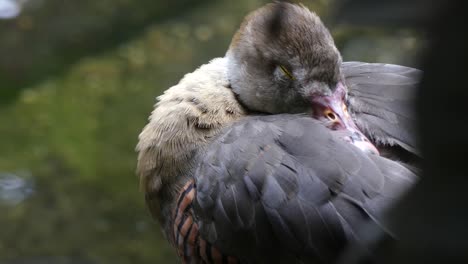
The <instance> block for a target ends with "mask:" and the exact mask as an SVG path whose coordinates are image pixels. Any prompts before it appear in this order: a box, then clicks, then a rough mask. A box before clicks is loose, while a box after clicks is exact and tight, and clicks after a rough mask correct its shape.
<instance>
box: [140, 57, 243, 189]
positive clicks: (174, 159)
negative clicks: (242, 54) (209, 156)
mask: <svg viewBox="0 0 468 264" xmlns="http://www.w3.org/2000/svg"><path fill="white" fill-rule="evenodd" d="M226 64H227V59H226V58H217V59H214V60H212V61H211V62H210V63H209V64H205V65H203V66H201V67H200V68H199V69H197V70H196V71H194V72H193V73H189V74H187V75H185V76H184V78H183V79H182V80H181V81H180V82H179V83H178V84H177V85H175V86H173V87H171V88H169V89H168V90H166V91H165V92H164V94H163V95H161V96H159V97H158V102H157V103H156V105H155V109H154V110H153V112H152V114H151V116H150V118H149V123H148V124H147V125H146V127H145V128H144V129H143V131H142V132H141V134H140V135H139V143H138V145H137V151H138V152H139V155H138V165H137V173H138V175H139V177H140V185H141V186H142V187H143V188H144V190H145V191H146V192H152V191H156V192H158V191H159V190H160V189H161V186H163V185H165V184H171V183H174V182H176V181H178V180H177V178H180V177H182V176H189V175H186V174H187V173H189V172H190V171H191V168H193V166H194V164H193V163H194V161H193V158H194V155H195V154H196V153H197V151H199V150H201V149H203V148H204V147H205V146H206V145H207V144H208V143H209V142H211V140H212V139H213V137H214V136H216V135H217V133H219V131H220V129H222V128H223V127H225V126H226V125H227V124H230V123H232V122H234V121H236V120H238V119H239V118H241V117H242V116H244V115H245V111H244V109H243V108H242V107H241V106H240V105H239V103H238V102H237V100H236V98H235V96H234V94H233V92H232V91H231V89H230V88H229V81H228V78H227V68H226Z"/></svg>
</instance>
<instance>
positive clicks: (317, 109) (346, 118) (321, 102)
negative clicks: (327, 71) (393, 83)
mask: <svg viewBox="0 0 468 264" xmlns="http://www.w3.org/2000/svg"><path fill="white" fill-rule="evenodd" d="M345 94H346V90H345V87H344V85H343V84H342V83H341V82H340V83H338V85H337V87H336V89H335V91H334V93H333V94H332V95H329V96H323V95H312V96H311V103H312V105H313V111H314V117H315V118H316V119H318V120H322V121H325V122H326V123H327V124H328V125H327V126H328V128H330V129H332V130H337V131H340V130H343V132H344V133H343V134H344V135H345V136H344V140H346V141H348V142H349V143H351V144H353V145H355V146H356V147H358V148H359V149H361V150H362V151H364V152H366V153H373V154H377V155H378V154H379V151H378V150H377V148H376V147H375V146H374V145H373V144H372V143H371V142H370V140H369V139H368V138H367V137H366V136H365V135H364V134H363V133H362V132H361V131H360V130H359V128H358V127H357V126H356V124H355V123H354V121H353V119H352V117H351V115H350V114H349V112H348V109H347V107H346V104H345V103H344V96H345Z"/></svg>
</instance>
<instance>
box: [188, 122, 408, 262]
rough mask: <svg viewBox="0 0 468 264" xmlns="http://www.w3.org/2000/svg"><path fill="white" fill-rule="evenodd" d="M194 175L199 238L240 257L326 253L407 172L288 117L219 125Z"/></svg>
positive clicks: (385, 201)
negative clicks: (219, 131) (223, 128)
mask: <svg viewBox="0 0 468 264" xmlns="http://www.w3.org/2000/svg"><path fill="white" fill-rule="evenodd" d="M395 170H396V171H398V175H395V173H393V171H395ZM194 177H195V180H196V186H197V195H196V199H195V203H194V210H195V214H196V216H197V222H198V224H199V226H200V232H201V234H202V236H203V237H204V238H205V239H208V240H209V242H210V243H212V244H214V245H215V246H217V247H218V248H220V249H221V250H222V251H223V252H224V253H225V254H228V255H229V254H232V255H235V256H238V257H240V259H241V260H242V261H244V262H246V263H278V262H282V261H284V260H285V259H284V258H287V259H294V258H296V259H298V260H300V261H318V262H319V263H320V262H328V261H331V260H333V259H335V258H336V257H337V254H338V252H340V250H341V249H342V248H343V247H344V246H345V244H346V243H347V242H349V241H351V240H354V239H356V238H355V237H354V236H355V232H356V230H357V228H358V227H359V226H361V225H362V223H363V222H365V221H369V220H372V221H378V219H379V215H380V214H381V212H382V211H383V210H384V209H385V208H387V207H388V206H389V205H391V204H392V203H393V202H394V201H395V200H396V198H398V197H399V195H400V194H401V193H402V192H404V191H405V190H406V189H407V188H408V187H409V186H411V183H412V182H413V181H414V178H415V176H414V175H413V174H412V173H411V172H410V171H409V170H407V169H405V168H404V167H402V166H401V165H399V164H398V163H395V162H393V161H390V160H384V159H383V158H380V157H377V156H375V157H374V156H367V155H366V154H364V153H363V152H361V151H360V150H359V149H357V148H355V147H354V146H353V145H350V144H348V143H346V142H344V141H343V140H341V139H338V138H336V137H335V136H334V134H333V132H332V131H330V130H328V129H327V128H325V127H324V126H323V125H322V124H320V123H318V121H316V120H313V119H311V118H308V117H303V116H296V115H278V116H264V117H250V118H246V119H244V120H243V121H241V122H239V123H237V124H235V125H233V126H232V127H230V128H228V129H227V130H226V131H224V133H223V134H222V135H221V136H220V137H219V138H218V139H217V140H216V141H214V143H212V144H211V145H210V146H209V147H208V149H207V151H206V153H204V155H203V156H201V157H200V165H199V167H198V169H197V170H196V172H195V175H194Z"/></svg>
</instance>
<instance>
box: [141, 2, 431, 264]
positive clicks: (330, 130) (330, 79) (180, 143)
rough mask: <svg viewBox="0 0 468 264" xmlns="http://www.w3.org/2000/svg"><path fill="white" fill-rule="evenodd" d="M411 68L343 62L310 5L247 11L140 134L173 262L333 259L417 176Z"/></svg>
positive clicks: (415, 75)
mask: <svg viewBox="0 0 468 264" xmlns="http://www.w3.org/2000/svg"><path fill="white" fill-rule="evenodd" d="M421 74H422V73H421V72H420V71H419V70H417V69H413V68H409V67H404V66H399V65H390V64H379V63H364V62H343V61H342V58H341V55H340V53H339V51H338V49H337V48H336V46H335V44H334V41H333V38H332V36H331V34H330V32H329V31H328V29H327V28H326V27H325V25H324V24H323V22H322V21H321V20H320V18H319V17H318V16H317V15H316V14H315V13H314V12H312V11H310V10H309V9H308V8H307V7H305V6H303V5H297V4H292V3H286V2H275V3H270V4H267V5H265V6H263V7H260V8H259V9H257V10H255V11H253V12H252V13H251V14H249V15H248V16H246V18H245V19H244V22H243V23H242V24H241V26H240V28H239V30H238V31H237V32H236V33H235V35H234V36H233V39H232V41H231V44H230V46H229V48H228V51H227V52H226V54H225V56H224V57H221V58H214V59H213V60H211V61H210V62H209V63H207V64H205V65H202V66H200V67H199V68H198V69H196V70H195V71H194V72H192V73H188V74H186V75H185V76H184V77H183V78H182V79H181V80H180V82H179V83H178V84H176V85H174V86H172V87H170V88H169V89H167V90H166V91H165V92H164V93H163V94H162V95H161V96H159V97H158V99H157V100H158V101H157V103H156V105H155V108H154V110H153V111H152V113H151V115H150V117H149V122H148V123H147V125H146V126H145V127H144V128H143V130H142V132H141V133H140V135H139V142H138V144H137V146H136V150H137V152H138V161H137V174H138V176H139V180H140V185H141V188H142V190H143V191H144V193H145V200H146V204H147V206H148V208H149V211H150V212H151V214H152V215H153V217H154V218H155V219H157V220H158V221H159V223H160V225H161V227H162V230H163V234H164V235H165V236H166V238H167V240H168V241H169V242H170V243H171V244H172V245H173V246H174V247H175V249H176V251H177V254H178V256H179V257H180V259H181V260H182V262H184V263H308V262H316V263H331V262H333V261H336V260H337V259H338V258H339V257H340V254H341V253H342V251H343V250H344V248H345V247H346V245H348V244H350V243H356V242H358V241H359V240H360V237H359V236H358V235H357V234H358V230H359V229H360V228H361V227H362V226H363V225H364V224H365V223H368V222H372V223H375V224H376V225H378V226H381V225H382V226H381V228H383V229H385V226H383V224H381V223H380V219H381V217H382V215H383V214H384V212H385V211H386V210H387V209H388V208H389V207H391V206H392V205H393V204H394V203H395V202H396V201H398V200H399V199H400V197H401V196H402V195H404V194H405V193H406V192H407V191H408V190H409V189H410V188H411V187H412V186H413V185H414V184H415V183H416V182H417V179H418V177H417V164H416V163H417V160H418V159H419V158H420V154H419V152H418V146H417V139H416V138H415V135H414V133H413V132H412V130H413V127H412V125H413V121H414V120H413V118H414V115H413V111H412V107H411V106H412V97H413V91H414V87H415V86H416V85H417V83H418V81H419V78H420V76H421Z"/></svg>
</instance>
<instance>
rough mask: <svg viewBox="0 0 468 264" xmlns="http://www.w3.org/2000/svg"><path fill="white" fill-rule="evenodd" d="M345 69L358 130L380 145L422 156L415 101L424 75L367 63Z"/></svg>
mask: <svg viewBox="0 0 468 264" xmlns="http://www.w3.org/2000/svg"><path fill="white" fill-rule="evenodd" d="M341 69H342V72H343V75H344V76H345V82H346V85H347V86H348V89H349V105H348V107H349V109H350V111H351V112H352V113H353V116H354V118H355V121H356V124H357V125H358V127H359V128H360V129H361V130H362V131H363V132H364V133H365V134H366V135H367V136H368V137H370V139H371V140H373V142H374V143H376V144H377V145H384V146H395V145H397V146H400V147H402V148H404V149H405V150H407V151H409V152H411V153H413V154H415V155H419V151H418V145H417V138H416V134H417V133H416V130H415V124H416V119H415V109H414V107H415V105H414V103H415V100H414V98H415V95H416V89H417V86H418V83H419V81H420V78H421V77H422V72H421V71H420V70H417V69H414V68H410V67H405V66H399V65H393V64H380V63H364V62H344V63H343V64H342V67H341Z"/></svg>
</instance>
